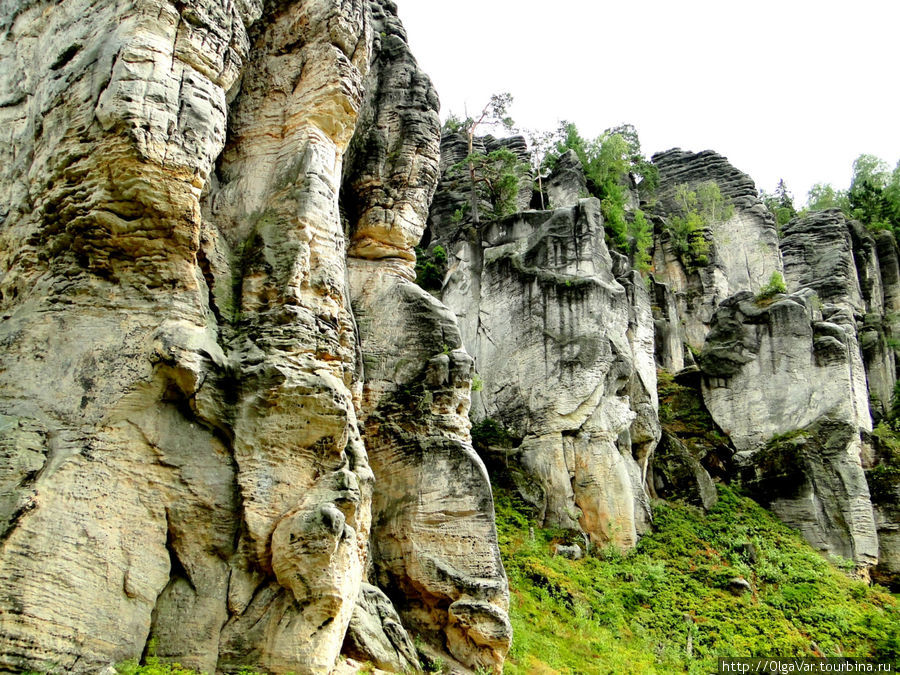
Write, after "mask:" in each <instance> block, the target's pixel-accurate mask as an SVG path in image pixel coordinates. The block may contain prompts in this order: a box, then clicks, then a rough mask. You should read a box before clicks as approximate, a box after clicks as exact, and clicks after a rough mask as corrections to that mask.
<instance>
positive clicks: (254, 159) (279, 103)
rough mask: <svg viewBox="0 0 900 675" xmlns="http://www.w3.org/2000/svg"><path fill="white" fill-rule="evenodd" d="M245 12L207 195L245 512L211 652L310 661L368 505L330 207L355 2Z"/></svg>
mask: <svg viewBox="0 0 900 675" xmlns="http://www.w3.org/2000/svg"><path fill="white" fill-rule="evenodd" d="M258 26H259V30H258V31H256V33H255V35H254V36H253V44H252V55H253V57H252V60H251V62H250V63H249V64H248V66H247V68H246V70H245V72H244V79H243V87H242V91H241V93H240V97H239V98H238V99H237V100H236V102H235V104H234V105H233V106H232V119H231V120H230V131H231V133H230V136H229V144H228V146H227V148H226V150H225V152H224V154H223V156H222V159H221V161H220V166H219V174H218V178H219V183H218V184H217V185H215V186H213V189H212V190H211V192H210V196H209V199H208V210H209V213H210V218H211V219H212V221H213V222H214V223H215V225H216V226H217V227H218V229H219V231H220V232H221V234H222V237H223V239H224V240H225V242H226V243H227V246H228V247H230V248H231V249H232V250H233V251H235V252H236V256H235V257H236V258H237V263H236V264H237V266H238V267H239V269H240V273H239V275H236V276H235V280H236V281H235V283H236V284H237V286H238V292H237V296H238V298H237V302H238V308H237V309H238V312H239V315H238V320H237V325H236V331H235V335H234V338H233V340H232V343H231V345H230V347H231V350H232V354H233V359H234V362H235V367H236V369H237V372H238V373H239V382H238V383H237V384H236V387H235V389H236V391H235V393H234V397H235V399H236V400H235V403H234V408H233V416H234V419H233V429H234V458H235V463H236V466H237V472H238V473H237V481H238V484H239V487H240V495H241V498H242V501H243V515H244V529H243V531H242V539H241V543H240V556H239V559H238V560H237V561H236V563H235V567H236V571H235V572H234V574H233V575H232V581H231V587H230V589H229V605H230V609H231V612H232V617H231V619H230V620H229V622H228V624H227V625H226V626H225V627H224V629H223V632H222V641H221V644H222V647H221V658H220V663H219V667H224V668H229V667H230V668H234V667H237V666H238V665H240V664H242V663H247V662H253V663H259V664H260V665H261V666H262V667H263V668H265V669H267V670H272V671H275V672H284V671H288V670H291V671H297V672H303V673H307V672H309V673H326V672H329V671H330V669H331V668H332V667H333V664H334V662H335V659H336V657H337V654H338V652H339V650H340V647H341V644H342V642H343V638H344V634H345V632H346V629H347V626H348V624H349V622H350V618H351V615H352V612H353V608H354V606H355V602H356V598H357V595H358V593H359V590H360V586H361V582H362V579H363V576H364V569H365V565H366V557H367V544H368V537H369V527H370V522H371V513H370V507H371V490H372V482H373V479H372V473H371V470H370V469H369V466H368V462H367V459H366V453H365V449H364V447H363V443H362V439H361V436H360V432H359V428H358V424H357V419H356V410H355V407H354V405H353V399H354V392H355V391H358V385H359V378H358V367H359V363H358V361H357V352H356V333H355V329H354V323H353V318H352V314H351V310H350V302H349V293H348V289H347V285H346V276H345V267H344V252H345V246H346V245H345V240H344V233H343V230H342V226H341V221H340V217H339V209H338V194H339V189H340V177H341V172H342V163H343V155H344V152H345V150H346V148H347V145H348V143H349V141H350V138H351V136H352V134H353V130H354V128H355V125H356V122H357V116H358V111H359V107H360V105H361V102H362V95H363V90H362V85H363V78H364V75H365V72H366V69H367V67H368V61H369V48H370V44H371V39H372V36H371V26H370V15H369V10H368V4H367V3H366V2H364V0H353V1H348V2H342V3H334V2H329V1H327V0H305V1H302V2H291V3H273V6H272V8H271V9H269V10H268V11H267V12H266V13H265V14H264V16H263V19H262V20H261V21H260V22H259V24H258ZM241 558H243V559H241ZM272 576H274V579H272Z"/></svg>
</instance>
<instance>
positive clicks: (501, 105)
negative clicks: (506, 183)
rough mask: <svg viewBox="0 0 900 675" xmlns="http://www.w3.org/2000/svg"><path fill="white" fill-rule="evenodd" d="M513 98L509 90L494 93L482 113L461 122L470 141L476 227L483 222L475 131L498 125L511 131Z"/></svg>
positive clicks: (470, 195) (469, 150)
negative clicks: (510, 110) (479, 202)
mask: <svg viewBox="0 0 900 675" xmlns="http://www.w3.org/2000/svg"><path fill="white" fill-rule="evenodd" d="M512 100H513V98H512V94H510V93H509V92H503V93H500V94H494V95H492V96H491V98H490V100H489V101H488V102H487V103H486V104H485V106H484V108H482V109H481V112H480V113H478V114H477V115H475V116H474V117H466V119H465V120H462V122H461V123H460V128H461V129H462V130H463V131H464V132H465V134H466V140H467V142H468V155H467V157H466V164H467V165H468V167H469V199H470V206H469V208H470V209H471V211H472V222H473V224H474V225H475V227H476V228H477V227H478V226H479V225H480V224H481V216H480V214H479V211H478V177H477V171H476V169H477V167H478V164H479V163H480V161H481V160H480V159H479V157H478V154H480V153H478V154H476V153H475V133H476V132H477V131H478V129H479V128H484V127H497V126H500V127H502V128H504V129H506V130H508V131H511V130H512V129H513V128H514V126H515V122H513V120H512V118H511V117H510V116H509V107H510V106H511V105H512Z"/></svg>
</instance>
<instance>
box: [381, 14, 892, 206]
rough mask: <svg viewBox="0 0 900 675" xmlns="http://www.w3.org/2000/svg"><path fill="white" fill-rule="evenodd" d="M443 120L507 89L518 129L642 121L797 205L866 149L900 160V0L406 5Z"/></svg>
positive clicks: (648, 133)
mask: <svg viewBox="0 0 900 675" xmlns="http://www.w3.org/2000/svg"><path fill="white" fill-rule="evenodd" d="M396 1H397V5H398V13H399V15H400V19H401V20H402V21H403V23H404V25H405V26H406V29H407V32H408V34H409V42H410V45H411V47H412V50H413V53H414V54H415V55H416V58H417V59H418V61H419V65H420V66H421V67H422V69H423V70H424V71H425V72H427V73H428V74H429V75H430V76H431V78H432V80H433V81H434V83H435V86H436V88H437V90H438V93H439V94H440V97H441V117H442V118H446V115H447V113H448V112H451V111H452V112H455V113H457V114H459V115H460V116H462V115H463V112H464V108H465V106H466V105H468V110H469V112H470V113H474V112H476V111H478V110H480V109H481V107H482V106H483V105H484V103H485V102H486V101H487V100H488V99H489V98H490V95H491V94H492V93H497V92H502V91H509V92H510V93H511V94H512V95H513V97H514V103H513V106H512V108H511V115H512V117H513V119H515V121H516V123H517V124H518V125H519V126H521V127H528V128H537V129H547V130H550V129H555V128H556V127H557V125H558V122H559V120H561V119H566V120H569V121H572V122H575V123H576V124H577V125H578V128H579V130H580V131H581V132H582V135H584V136H586V137H589V138H593V137H594V136H596V135H598V134H599V133H601V132H602V131H603V130H604V129H606V128H609V127H611V126H615V125H618V124H622V123H625V122H629V123H631V124H633V125H634V126H635V127H636V128H637V130H638V132H639V134H640V138H641V145H642V148H643V150H644V152H645V154H646V155H647V156H648V157H649V156H650V155H651V154H652V153H654V152H658V151H660V150H666V149H669V148H672V147H680V148H683V149H685V150H693V151H700V150H706V149H712V150H715V151H717V152H719V153H721V154H723V155H725V156H726V157H728V158H729V159H730V160H731V163H732V164H734V165H735V166H736V167H737V168H738V169H740V170H742V171H744V172H746V173H748V174H750V176H751V177H752V178H753V179H754V180H755V181H756V184H757V188H760V187H761V188H764V189H766V190H769V191H772V190H774V188H775V185H776V184H777V182H778V179H779V178H784V180H785V182H786V183H787V186H788V188H789V189H790V190H791V191H792V192H793V194H794V197H795V202H796V203H797V205H798V206H800V205H802V204H804V203H805V202H806V193H807V192H808V190H809V187H810V186H811V185H812V184H813V183H817V182H830V183H833V184H834V185H835V187H837V188H846V187H847V186H848V185H849V182H850V174H851V167H852V163H853V160H854V159H855V158H856V157H857V156H858V155H859V154H861V153H869V154H874V155H877V156H879V157H881V158H882V159H885V160H887V162H888V163H889V164H890V165H891V167H893V166H895V165H896V163H897V160H898V159H900V106H898V102H900V0H877V1H876V0H843V1H840V2H835V1H834V0H778V1H776V0H755V1H752V2H741V1H739V0H680V1H679V0H641V1H640V2H628V1H627V0H617V1H616V2H604V1H602V0H601V1H599V2H598V1H594V2H589V1H584V0H541V1H540V2H536V1H534V0H451V1H450V2H440V1H437V0H396Z"/></svg>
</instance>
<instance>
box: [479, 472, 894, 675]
mask: <svg viewBox="0 0 900 675" xmlns="http://www.w3.org/2000/svg"><path fill="white" fill-rule="evenodd" d="M496 496H497V500H496V501H497V519H498V528H499V534H500V542H501V550H502V554H503V559H504V563H505V565H506V570H507V573H508V575H509V579H510V591H511V611H510V613H511V620H512V624H513V631H514V638H513V647H512V649H511V651H510V654H509V659H508V662H507V665H506V668H505V670H504V672H505V673H510V674H519V673H521V674H523V675H524V674H525V673H528V674H534V673H660V674H663V673H677V672H681V673H696V674H700V673H709V672H714V671H715V669H716V659H717V658H718V657H719V656H816V655H817V653H821V654H824V655H825V656H857V657H868V658H873V659H880V660H883V661H889V662H892V663H898V660H900V603H898V600H897V598H896V597H894V596H892V595H890V594H889V593H887V592H885V591H884V590H883V589H879V588H870V587H868V586H866V585H865V584H863V583H862V582H859V581H855V580H852V579H850V578H849V577H848V576H846V575H845V574H844V573H842V572H841V571H840V570H838V569H837V568H836V567H835V566H833V565H832V564H829V562H827V561H826V560H825V559H824V558H822V557H821V556H820V555H819V554H818V553H816V552H815V551H813V550H812V549H811V548H810V547H809V546H808V545H806V544H805V543H804V542H803V540H802V539H801V538H800V536H799V535H798V534H797V533H796V532H794V531H792V530H791V529H789V528H788V527H786V526H785V525H782V524H781V523H780V522H778V521H777V520H776V519H775V518H774V517H773V516H772V515H771V514H769V513H768V512H767V511H765V510H764V509H763V508H762V507H760V506H759V505H757V504H756V503H755V502H753V501H752V500H750V499H748V498H746V497H742V496H740V495H738V494H737V493H735V492H734V491H732V490H731V489H729V488H722V489H721V490H720V499H719V503H718V504H717V505H716V506H715V507H714V508H713V509H712V510H711V511H710V512H709V513H708V514H707V515H705V516H704V515H703V513H702V512H701V511H700V510H697V509H694V508H692V507H688V506H680V505H671V504H669V505H665V504H659V505H657V506H656V507H655V510H654V515H655V527H654V532H653V533H652V534H649V535H647V536H645V537H644V538H643V539H642V540H641V541H640V543H639V545H638V547H637V549H636V550H635V551H633V552H632V553H630V554H629V555H624V556H623V555H617V554H616V553H615V552H612V551H601V552H600V553H601V554H600V555H599V556H589V557H587V558H585V559H583V560H578V561H572V560H567V559H564V558H560V557H553V556H552V555H551V554H550V546H551V544H552V543H554V541H559V540H562V539H565V533H563V532H560V531H552V530H541V529H539V528H535V529H534V532H535V536H534V539H533V540H532V539H531V538H530V536H529V526H530V525H531V526H533V523H530V521H529V517H528V511H527V507H525V506H524V505H523V504H520V503H517V502H516V501H515V500H514V498H512V497H511V496H510V495H509V494H508V493H506V492H504V491H502V490H498V491H497V493H496ZM748 545H752V548H753V549H755V553H751V552H750V551H751V547H750V546H748ZM754 555H755V558H756V561H755V562H752V560H751V558H752V557H753V556H754ZM735 577H743V578H745V579H747V580H748V581H750V583H751V584H752V586H753V589H754V590H753V592H752V593H750V592H747V593H745V594H743V595H740V596H736V595H734V594H732V593H731V592H730V590H729V589H728V586H729V581H730V580H731V579H733V578H735ZM689 632H690V633H691V640H692V657H690V658H689V657H688V656H687V649H686V647H687V642H688V633H689ZM817 650H818V652H817Z"/></svg>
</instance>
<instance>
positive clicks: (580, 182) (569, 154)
mask: <svg viewBox="0 0 900 675" xmlns="http://www.w3.org/2000/svg"><path fill="white" fill-rule="evenodd" d="M544 190H545V191H546V193H547V197H548V199H549V204H547V206H548V208H554V209H558V208H562V207H565V206H575V205H576V204H577V203H578V201H579V200H581V199H584V198H585V197H586V196H587V195H588V189H587V181H586V180H585V178H584V169H583V168H582V166H581V162H580V161H579V160H578V155H576V154H575V151H574V150H567V151H566V152H564V153H563V154H561V155H560V156H559V159H557V160H556V166H555V167H554V168H553V173H552V174H550V176H549V177H548V178H547V179H546V180H545V181H544Z"/></svg>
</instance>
